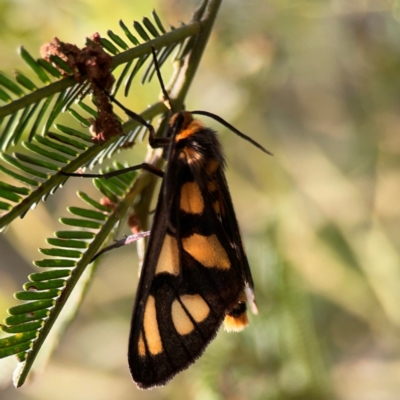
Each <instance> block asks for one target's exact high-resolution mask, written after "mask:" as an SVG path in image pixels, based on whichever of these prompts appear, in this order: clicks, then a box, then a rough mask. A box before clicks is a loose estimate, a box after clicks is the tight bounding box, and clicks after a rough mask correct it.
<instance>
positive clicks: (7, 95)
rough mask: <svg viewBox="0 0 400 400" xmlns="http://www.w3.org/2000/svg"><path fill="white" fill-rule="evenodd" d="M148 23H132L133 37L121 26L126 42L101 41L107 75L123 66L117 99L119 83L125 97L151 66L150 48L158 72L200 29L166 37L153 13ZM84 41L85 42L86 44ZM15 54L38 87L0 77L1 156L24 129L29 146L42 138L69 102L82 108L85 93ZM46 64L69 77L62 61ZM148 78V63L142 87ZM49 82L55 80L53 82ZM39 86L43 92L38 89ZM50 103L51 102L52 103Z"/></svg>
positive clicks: (43, 64) (40, 63)
mask: <svg viewBox="0 0 400 400" xmlns="http://www.w3.org/2000/svg"><path fill="white" fill-rule="evenodd" d="M152 17H153V19H154V20H155V23H153V22H152V21H151V20H150V19H149V18H144V19H143V24H141V23H139V22H138V21H135V22H134V24H133V26H134V30H135V31H136V34H133V33H132V32H131V31H130V30H129V29H128V27H127V26H126V25H125V24H124V23H123V22H122V21H121V22H120V26H121V29H122V33H123V34H124V35H125V40H124V39H123V38H122V37H121V36H120V35H118V34H116V33H114V32H112V31H108V32H107V35H108V37H109V39H107V38H101V45H102V46H103V48H104V50H105V51H106V52H108V53H109V54H110V55H111V56H113V61H112V69H115V68H116V67H117V66H119V65H123V64H125V67H124V69H123V71H122V73H121V75H120V77H119V78H118V80H117V82H116V85H115V87H114V90H113V94H116V93H117V91H118V90H119V89H120V87H121V86H122V84H123V83H124V82H125V91H124V93H125V95H126V96H127V95H128V94H129V89H130V86H131V83H132V81H133V79H134V78H135V77H136V75H137V74H138V73H139V72H140V70H141V69H142V67H143V66H144V65H145V63H146V61H147V60H148V59H149V58H150V60H151V57H150V54H151V46H154V47H155V48H156V49H157V51H158V59H159V65H160V66H162V64H163V63H164V62H165V61H166V59H167V58H168V56H169V55H171V53H172V52H173V51H174V49H176V48H178V49H179V48H181V47H182V44H183V43H184V42H185V40H186V39H187V38H188V37H191V36H193V35H195V34H197V33H198V31H199V28H200V27H199V24H198V22H193V23H192V24H191V25H188V26H186V25H183V26H182V27H181V28H179V29H174V28H171V30H170V31H169V32H166V31H165V29H164V28H163V25H162V23H161V21H160V19H159V17H158V16H157V14H156V13H155V11H153V13H152ZM138 37H139V38H140V39H141V41H140V40H139V39H138ZM88 41H89V42H90V40H89V39H88ZM19 53H20V55H21V57H22V59H23V60H24V61H25V62H26V64H27V65H28V66H29V67H30V69H31V70H32V71H33V72H34V73H35V75H36V76H37V78H38V81H39V82H38V83H35V82H33V81H32V80H31V79H30V78H28V77H27V76H26V75H24V74H23V73H21V72H16V74H15V80H12V79H10V78H8V77H7V76H6V75H5V74H3V73H0V99H1V100H3V101H5V102H9V104H7V105H5V106H3V107H0V119H1V121H2V122H3V123H2V126H3V130H2V132H1V134H0V149H1V150H2V151H6V150H8V149H9V148H10V146H15V145H17V144H18V143H19V141H20V139H21V137H22V135H23V133H24V132H25V130H26V128H27V127H28V126H29V127H30V133H29V135H28V141H30V140H32V138H33V137H34V135H36V134H40V135H41V136H46V135H47V134H48V132H49V130H50V129H51V127H52V125H53V123H54V121H55V119H56V118H57V116H58V115H59V114H60V113H61V112H65V111H67V110H68V109H70V107H71V105H72V104H73V103H74V102H81V100H82V94H85V93H87V89H88V86H87V85H86V83H85V81H84V77H83V82H82V83H78V82H76V81H75V79H74V78H73V77H72V76H69V77H66V78H62V79H60V78H61V74H60V72H59V71H58V70H57V69H56V68H55V67H54V66H52V65H51V64H49V63H48V62H47V61H46V60H43V59H39V60H35V59H34V58H33V57H32V56H31V55H30V54H29V52H28V51H27V50H26V49H24V48H23V47H21V48H20V50H19ZM178 56H179V52H177V53H176V57H178ZM176 57H175V59H176ZM135 60H136V62H135ZM51 61H52V62H53V63H54V64H55V65H57V66H58V67H59V68H60V69H62V70H63V71H64V72H66V73H68V74H71V70H70V68H69V67H68V65H67V64H66V62H65V61H63V60H62V59H61V58H59V57H56V56H51ZM132 66H133V67H132ZM153 75H154V65H153V62H152V60H151V61H150V62H149V65H148V67H147V69H146V70H145V72H144V74H143V77H142V82H145V81H146V80H147V81H150V80H151V78H152V77H153ZM54 78H55V79H60V80H57V81H52V80H54ZM43 84H45V86H42V85H43ZM56 95H57V96H56ZM53 99H55V100H54V101H52V100H53ZM45 114H48V118H46V119H44V118H43V117H44V115H45Z"/></svg>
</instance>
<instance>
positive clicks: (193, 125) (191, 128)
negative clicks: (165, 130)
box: [175, 119, 204, 142]
mask: <svg viewBox="0 0 400 400" xmlns="http://www.w3.org/2000/svg"><path fill="white" fill-rule="evenodd" d="M203 128H204V124H203V123H202V122H200V121H199V120H198V119H194V120H192V121H191V122H190V123H189V124H188V125H187V127H186V128H185V129H183V130H182V131H181V132H179V133H178V134H177V135H176V136H175V141H176V142H179V141H180V140H182V139H186V138H188V137H190V136H192V135H194V134H195V133H196V132H198V131H199V130H201V129H203Z"/></svg>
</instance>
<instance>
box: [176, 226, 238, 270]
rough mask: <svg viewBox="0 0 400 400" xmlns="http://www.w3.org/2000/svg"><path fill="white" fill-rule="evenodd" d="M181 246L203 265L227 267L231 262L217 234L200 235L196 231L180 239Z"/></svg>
mask: <svg viewBox="0 0 400 400" xmlns="http://www.w3.org/2000/svg"><path fill="white" fill-rule="evenodd" d="M182 244H183V248H184V249H185V251H186V252H188V253H189V254H190V255H191V256H192V257H193V258H194V259H195V260H197V261H198V262H199V263H200V264H202V265H203V266H204V267H208V268H219V269H229V268H230V266H231V263H230V261H229V258H228V254H226V251H225V249H224V248H223V247H222V245H221V243H220V242H219V240H218V238H217V235H210V236H202V235H198V234H197V233H195V234H193V235H192V236H189V237H188V238H183V239H182Z"/></svg>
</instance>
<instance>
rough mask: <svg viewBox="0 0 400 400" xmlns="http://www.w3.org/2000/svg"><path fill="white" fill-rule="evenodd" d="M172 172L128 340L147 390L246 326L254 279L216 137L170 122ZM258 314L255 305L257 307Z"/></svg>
mask: <svg viewBox="0 0 400 400" xmlns="http://www.w3.org/2000/svg"><path fill="white" fill-rule="evenodd" d="M168 137H169V141H168V143H167V147H166V141H165V138H164V139H163V140H162V143H160V144H159V143H158V142H157V139H153V143H152V145H153V146H154V147H160V146H163V147H166V150H167V154H168V157H167V161H168V163H167V167H166V170H165V173H164V179H163V181H162V185H161V189H160V194H159V197H158V201H157V206H156V210H155V214H154V220H153V226H152V230H151V234H150V238H149V242H148V247H147V251H146V255H145V259H144V263H143V267H142V272H141V277H140V281H139V286H138V291H137V295H136V301H135V306H134V309H133V315H132V325H131V333H130V338H129V352H128V360H129V367H130V370H131V374H132V377H133V380H134V381H135V382H136V383H137V385H138V386H139V387H140V388H143V389H146V388H151V387H153V386H159V385H163V384H165V383H166V382H167V381H168V380H170V379H171V378H172V377H173V376H174V375H176V374H177V373H178V372H180V371H182V370H184V369H186V368H187V367H188V366H189V365H190V364H192V363H193V362H194V361H195V360H196V359H197V358H198V357H200V355H201V354H202V353H203V351H204V349H205V348H206V346H207V345H208V343H209V342H210V341H211V340H212V339H213V338H214V337H215V335H216V333H217V331H218V329H219V327H220V325H221V323H222V322H223V321H224V320H225V326H226V329H227V330H233V331H238V330H241V329H243V328H244V327H245V326H246V325H247V324H248V320H247V316H246V295H245V289H246V287H247V288H248V289H249V290H250V293H251V294H252V291H253V281H252V277H251V273H250V268H249V264H248V261H247V257H246V254H245V252H244V249H243V245H242V240H241V236H240V232H239V227H238V223H237V220H236V216H235V212H234V209H233V205H232V200H231V197H230V194H229V189H228V186H227V183H226V179H225V174H224V157H223V154H222V150H221V144H220V142H219V140H218V137H217V135H216V133H215V132H214V131H212V130H211V129H209V128H206V127H205V126H204V125H203V124H202V123H201V122H200V121H198V120H196V119H193V116H192V114H191V113H189V112H184V111H182V112H179V113H176V114H174V115H173V116H172V118H171V120H170V127H169V135H168ZM252 309H253V311H256V307H255V304H254V303H253V304H252Z"/></svg>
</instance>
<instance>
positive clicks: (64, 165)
mask: <svg viewBox="0 0 400 400" xmlns="http://www.w3.org/2000/svg"><path fill="white" fill-rule="evenodd" d="M84 109H85V111H87V110H88V107H87V106H85V107H84ZM163 110H164V106H163V105H162V104H160V103H158V104H156V105H155V106H153V107H150V108H148V109H147V110H146V111H145V112H143V113H142V114H141V115H142V117H143V118H145V119H146V120H148V121H150V120H151V119H152V118H154V116H156V115H157V114H159V113H160V112H162V111H163ZM74 116H75V117H76V118H77V116H79V117H78V119H79V118H83V117H82V116H80V114H79V113H78V112H75V114H74ZM86 120H87V118H86ZM55 127H56V128H57V129H58V131H59V132H55V131H49V132H48V134H47V135H46V136H45V137H43V136H40V135H34V137H33V139H32V141H31V142H29V141H25V142H23V146H24V147H25V149H26V152H24V153H21V152H15V153H14V154H13V155H9V154H7V153H5V152H1V153H0V158H1V159H2V160H3V161H4V163H5V164H6V165H2V164H0V171H1V172H3V173H4V174H5V175H8V177H9V178H12V179H13V180H15V181H17V182H15V184H14V183H12V184H11V183H8V182H7V183H6V182H1V181H0V199H3V200H1V201H0V210H2V211H4V212H5V213H4V214H3V215H2V216H1V217H0V230H2V229H4V228H5V227H6V226H7V225H8V224H10V223H11V222H12V221H13V220H14V219H15V218H17V217H23V216H24V215H25V214H26V213H27V212H28V211H29V209H31V208H32V207H34V206H35V205H36V204H37V203H38V202H39V201H41V200H44V199H45V198H47V196H49V195H50V194H53V193H54V192H55V191H56V190H57V189H58V188H59V187H60V186H62V185H63V184H64V182H65V181H66V180H67V179H68V178H67V177H66V176H65V175H62V174H60V172H59V171H60V170H61V169H62V170H63V171H65V172H69V173H72V172H75V171H76V170H77V169H79V168H82V167H86V166H89V167H90V168H92V167H93V166H95V165H96V164H98V163H101V162H103V160H104V159H105V158H106V157H111V156H112V155H113V154H114V153H115V152H117V151H119V150H120V149H122V148H124V147H129V146H132V145H133V144H134V142H135V139H136V138H137V136H138V134H139V133H140V132H141V131H142V129H143V127H142V126H138V124H137V122H135V121H129V122H127V123H125V124H124V125H123V128H124V132H126V134H125V135H124V136H121V137H114V138H113V139H112V140H110V141H109V142H108V143H107V145H100V144H94V143H93V141H92V139H91V136H90V135H89V134H87V133H84V132H80V131H78V130H76V129H73V128H70V127H66V126H64V125H61V124H56V125H55ZM7 164H8V165H7ZM21 184H22V186H20V185H21ZM17 185H18V186H17Z"/></svg>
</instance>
